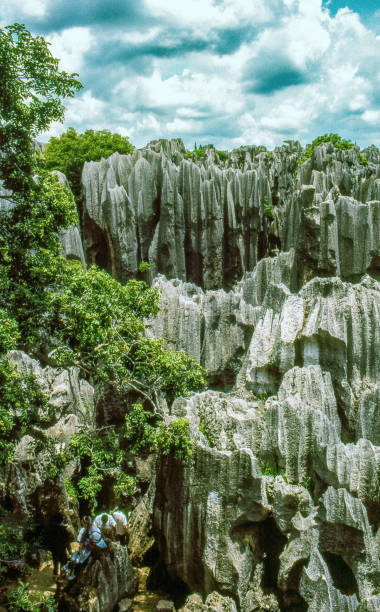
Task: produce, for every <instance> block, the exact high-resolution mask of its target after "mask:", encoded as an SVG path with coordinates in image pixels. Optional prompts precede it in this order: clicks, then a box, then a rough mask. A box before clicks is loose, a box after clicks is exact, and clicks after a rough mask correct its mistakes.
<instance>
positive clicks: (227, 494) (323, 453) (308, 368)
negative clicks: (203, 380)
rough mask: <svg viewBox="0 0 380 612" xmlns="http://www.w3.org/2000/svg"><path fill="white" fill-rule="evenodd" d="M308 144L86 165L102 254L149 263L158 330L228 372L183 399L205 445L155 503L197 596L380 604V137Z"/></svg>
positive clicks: (205, 601)
mask: <svg viewBox="0 0 380 612" xmlns="http://www.w3.org/2000/svg"><path fill="white" fill-rule="evenodd" d="M301 154H302V150H301V147H300V145H299V144H298V143H287V144H286V146H283V147H278V148H276V149H275V150H274V151H273V152H272V153H268V152H266V151H263V150H262V149H259V148H257V147H241V148H240V149H238V150H236V151H233V152H232V153H230V154H229V155H228V156H227V157H226V159H224V157H223V159H221V158H220V157H219V155H218V153H217V152H216V151H215V149H214V148H213V147H206V150H205V155H204V157H203V158H202V159H198V158H197V156H196V155H193V157H191V158H190V159H189V156H188V155H185V150H184V147H183V144H182V142H181V141H178V140H174V141H170V142H168V141H156V142H153V143H150V144H149V145H148V146H147V147H145V148H144V149H141V150H139V151H135V152H134V153H133V154H132V155H129V156H121V155H118V154H114V155H112V156H111V157H110V158H109V159H108V160H102V161H101V162H97V163H89V164H86V165H85V167H84V171H83V177H82V183H83V195H84V205H83V215H82V219H81V228H82V232H83V234H82V237H83V244H84V251H85V256H86V260H87V261H88V262H93V261H95V262H97V263H98V264H99V265H101V266H103V267H105V268H106V269H107V270H109V271H110V272H111V273H112V274H113V275H115V276H116V277H117V278H119V279H120V280H122V281H125V280H126V279H128V278H129V277H131V276H134V275H136V274H137V270H138V265H139V263H140V262H141V261H148V262H149V263H150V271H149V273H148V274H147V273H146V280H149V281H151V282H152V283H153V284H154V285H155V286H156V287H158V289H159V291H160V296H161V311H160V312H159V314H158V316H157V317H156V318H155V319H154V320H152V321H150V322H149V328H148V333H149V334H150V335H151V336H156V337H163V338H164V339H165V340H166V343H167V345H168V347H169V348H175V349H182V350H184V351H185V352H186V353H187V354H188V355H190V356H191V357H193V358H194V359H195V360H197V361H198V362H199V363H201V364H202V365H204V367H205V368H206V369H207V370H208V374H209V387H211V389H214V391H207V392H205V393H203V394H199V395H196V396H193V397H190V398H186V399H180V400H177V401H176V402H175V403H174V404H173V406H172V407H171V409H170V411H171V417H170V418H177V417H179V416H181V417H184V418H187V419H188V420H189V423H190V430H191V438H192V440H193V445H194V446H193V448H194V452H193V457H192V459H191V462H190V463H189V464H188V465H181V464H179V463H178V462H176V461H174V460H173V459H170V458H167V457H166V458H162V459H161V460H160V461H159V462H158V464H157V473H156V477H155V479H153V481H152V484H151V487H150V488H149V491H148V493H146V501H147V504H148V506H149V509H148V510H145V511H144V512H143V514H144V517H145V523H146V521H147V520H148V517H149V516H150V515H151V514H152V516H153V528H154V531H153V533H155V535H156V540H157V544H158V546H159V550H160V552H161V556H162V560H163V562H164V564H165V566H166V568H167V570H168V572H169V574H171V575H172V576H173V577H175V578H179V579H181V580H182V581H183V582H184V583H186V585H187V586H188V587H189V588H190V590H191V591H192V592H193V595H191V596H190V597H189V598H188V600H187V603H186V604H185V607H184V608H183V609H184V610H187V609H188V610H192V609H197V610H198V609H199V610H202V609H204V610H208V609H221V610H222V609H226V610H235V609H239V610H241V611H242V612H248V611H251V610H264V609H270V610H306V609H307V610H310V611H312V612H314V611H315V612H317V611H318V612H319V611H320V610H326V611H332V612H333V611H335V610H347V611H351V610H352V611H353V610H380V565H379V552H380V545H379V542H380V527H379V521H378V516H379V510H380V497H379V486H380V417H379V414H380V390H379V389H380V387H379V380H380V377H379V374H380V362H379V359H378V355H379V354H380V331H379V320H380V316H379V315H380V283H379V279H380V276H379V274H380V222H379V219H380V153H379V151H378V149H376V147H369V148H368V149H366V150H365V151H363V154H364V155H365V156H366V157H367V160H368V163H366V160H365V159H364V158H363V154H360V151H359V149H358V148H357V147H353V148H352V149H350V150H339V149H336V148H334V146H333V145H332V144H330V143H325V144H322V145H321V146H319V147H317V148H316V149H315V150H314V151H313V153H312V156H311V157H310V159H308V160H306V161H305V162H304V163H302V164H301V165H298V163H297V160H298V159H299V157H300V156H301ZM154 487H155V488H154ZM142 508H143V502H142V505H141V507H140V510H139V511H136V514H135V518H136V520H137V517H138V516H139V512H141V509H142ZM145 523H144V525H145ZM144 533H150V532H149V530H148V529H147V527H146V525H145V527H144ZM148 540H149V538H148V539H145V540H144V542H145V544H146V546H147V545H148V544H149V541H148ZM145 544H144V546H143V549H144V551H146V546H145ZM138 548H139V547H138V542H137V543H136V550H138ZM216 601H217V602H218V603H217V604H216V603H215V602H216ZM211 602H214V603H211ZM212 605H214V608H212ZM197 606H198V607H197ZM210 606H211V607H210ZM215 606H217V607H215ZM218 606H219V607H218Z"/></svg>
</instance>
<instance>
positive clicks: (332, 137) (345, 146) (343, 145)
mask: <svg viewBox="0 0 380 612" xmlns="http://www.w3.org/2000/svg"><path fill="white" fill-rule="evenodd" d="M324 142H331V144H333V145H334V147H335V148H336V149H339V150H341V151H348V150H349V149H352V148H353V147H354V146H355V145H354V143H353V142H351V140H345V139H344V138H342V137H341V136H339V134H334V133H331V134H323V135H322V136H318V138H316V139H315V140H313V142H312V143H311V145H309V146H308V147H306V150H305V153H304V154H303V156H302V157H300V158H299V159H298V161H297V163H298V165H299V166H300V165H301V164H303V163H304V162H305V161H307V160H308V159H310V158H311V156H312V155H313V152H314V149H315V148H316V147H318V146H319V145H320V144H322V143H324ZM359 163H360V164H361V165H362V166H367V165H368V160H367V158H366V157H365V156H364V155H363V154H362V153H360V154H359Z"/></svg>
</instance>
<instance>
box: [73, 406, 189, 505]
mask: <svg viewBox="0 0 380 612" xmlns="http://www.w3.org/2000/svg"><path fill="white" fill-rule="evenodd" d="M70 448H71V453H72V455H73V456H74V457H78V458H79V459H80V460H81V463H82V475H81V478H80V479H79V481H78V484H77V488H75V496H77V497H79V498H80V499H84V500H86V501H87V502H88V503H89V505H90V506H91V508H92V509H94V508H95V507H96V505H97V498H98V496H99V493H100V492H101V490H102V487H103V483H104V479H105V478H108V479H112V481H113V489H114V493H115V497H116V502H117V503H122V502H123V499H125V498H126V497H129V496H131V495H133V494H134V493H135V491H136V478H135V477H134V476H132V475H130V474H128V458H130V457H131V456H132V455H136V454H141V453H142V454H145V453H147V452H151V451H153V450H159V451H160V452H162V454H163V455H169V454H170V455H172V456H174V457H175V458H176V459H179V460H181V461H187V460H188V458H189V457H190V456H191V442H190V439H189V424H188V422H187V421H185V420H184V419H178V420H176V421H173V422H172V423H170V424H169V425H168V424H166V423H164V422H163V421H162V419H161V418H160V417H158V416H157V414H155V413H153V412H152V411H151V410H147V409H146V408H144V406H143V405H142V404H141V403H137V404H134V405H133V406H132V408H131V409H130V411H129V412H128V413H127V414H126V415H125V423H124V426H123V428H121V430H119V431H117V430H116V428H115V427H113V426H108V427H103V428H100V429H96V430H92V431H90V430H88V429H85V428H84V429H83V430H82V431H80V432H79V433H77V434H75V435H74V436H73V437H72V439H71V443H70ZM71 486H72V485H71ZM72 497H74V495H72Z"/></svg>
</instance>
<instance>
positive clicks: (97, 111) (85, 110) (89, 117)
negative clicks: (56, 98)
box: [65, 91, 106, 125]
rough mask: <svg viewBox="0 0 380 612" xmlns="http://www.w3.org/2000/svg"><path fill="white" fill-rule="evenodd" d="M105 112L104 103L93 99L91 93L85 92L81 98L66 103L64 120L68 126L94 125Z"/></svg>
mask: <svg viewBox="0 0 380 612" xmlns="http://www.w3.org/2000/svg"><path fill="white" fill-rule="evenodd" d="M105 110H106V103H105V102H103V101H102V100H98V99H97V98H94V97H93V95H92V93H91V91H85V92H84V93H83V94H82V95H81V96H79V97H77V98H73V99H70V100H69V101H68V103H67V111H66V115H65V120H66V123H68V124H69V125H72V123H75V124H78V123H86V124H87V125H89V124H94V122H98V121H99V120H101V119H102V118H103V116H104V114H103V113H104V111H105Z"/></svg>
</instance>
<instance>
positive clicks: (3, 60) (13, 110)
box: [0, 23, 82, 196]
mask: <svg viewBox="0 0 380 612" xmlns="http://www.w3.org/2000/svg"><path fill="white" fill-rule="evenodd" d="M48 44H49V43H47V42H46V41H45V40H44V38H42V36H32V34H31V33H30V32H29V31H28V30H27V29H26V28H25V26H23V25H20V24H18V23H15V24H13V25H10V26H7V27H5V28H4V29H0V83H1V87H0V151H2V156H1V158H0V179H1V180H3V181H4V185H5V187H6V188H7V189H11V190H13V191H14V192H15V193H17V194H18V195H22V196H27V195H28V194H29V191H30V190H35V189H36V185H35V181H34V174H35V170H36V166H37V155H36V152H35V148H34V143H33V139H34V138H36V137H37V136H38V134H39V133H41V132H43V131H44V130H47V129H48V127H49V126H50V123H51V122H52V121H61V120H62V119H63V114H64V106H63V103H62V100H63V99H64V98H67V97H72V96H73V95H74V93H75V91H77V90H79V89H80V88H81V87H82V85H81V83H80V82H79V81H78V80H77V78H76V76H77V75H76V74H68V73H67V72H64V71H59V70H58V63H59V60H58V59H56V58H54V57H53V56H52V54H51V53H50V50H49V46H48Z"/></svg>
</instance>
